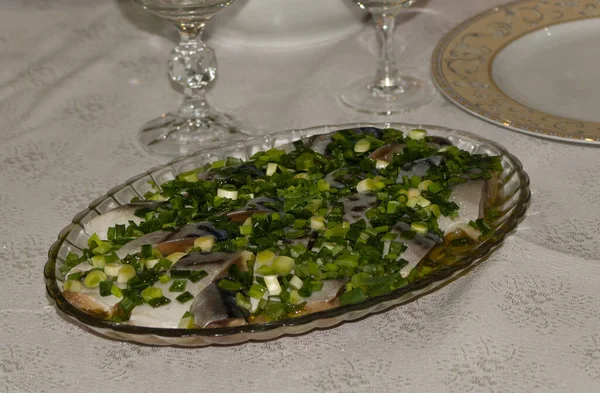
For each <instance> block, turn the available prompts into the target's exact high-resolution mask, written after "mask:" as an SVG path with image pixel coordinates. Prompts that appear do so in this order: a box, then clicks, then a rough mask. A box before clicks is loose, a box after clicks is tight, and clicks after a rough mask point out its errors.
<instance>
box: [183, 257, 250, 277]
mask: <svg viewBox="0 0 600 393" xmlns="http://www.w3.org/2000/svg"><path fill="white" fill-rule="evenodd" d="M240 260H241V257H240V254H239V253H232V252H190V253H189V254H187V255H185V256H184V257H182V258H181V259H179V260H178V261H177V262H176V263H174V264H173V266H171V270H192V271H193V270H204V271H206V272H207V273H208V277H210V276H211V274H213V273H214V277H217V276H218V274H221V273H224V272H226V271H227V269H229V266H231V265H233V264H235V263H241V262H240ZM214 277H213V278H214Z"/></svg>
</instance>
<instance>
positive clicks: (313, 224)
mask: <svg viewBox="0 0 600 393" xmlns="http://www.w3.org/2000/svg"><path fill="white" fill-rule="evenodd" d="M310 228H311V229H313V230H315V231H320V230H321V229H323V228H325V218H324V217H322V216H312V217H311V218H310Z"/></svg>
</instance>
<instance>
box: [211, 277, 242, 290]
mask: <svg viewBox="0 0 600 393" xmlns="http://www.w3.org/2000/svg"><path fill="white" fill-rule="evenodd" d="M217 286H218V287H219V288H221V289H223V290H225V291H229V292H237V291H241V290H242V288H244V287H243V286H242V284H241V283H239V282H237V281H233V280H229V279H227V278H224V279H222V280H220V281H219V283H218V284H217Z"/></svg>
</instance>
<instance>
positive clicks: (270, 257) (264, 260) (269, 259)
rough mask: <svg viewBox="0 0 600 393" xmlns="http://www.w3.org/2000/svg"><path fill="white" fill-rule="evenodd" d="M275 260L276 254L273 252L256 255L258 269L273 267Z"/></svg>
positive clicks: (268, 251)
mask: <svg viewBox="0 0 600 393" xmlns="http://www.w3.org/2000/svg"><path fill="white" fill-rule="evenodd" d="M274 260H275V253H274V252H273V251H271V250H264V251H261V252H259V253H258V254H256V264H255V265H254V266H255V267H256V268H258V267H260V266H263V265H267V266H271V263H273V261H274Z"/></svg>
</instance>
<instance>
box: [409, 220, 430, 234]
mask: <svg viewBox="0 0 600 393" xmlns="http://www.w3.org/2000/svg"><path fill="white" fill-rule="evenodd" d="M410 229H411V231H415V232H417V233H418V234H420V235H425V234H427V231H428V227H427V224H426V223H424V222H423V221H415V222H413V223H412V224H410Z"/></svg>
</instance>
